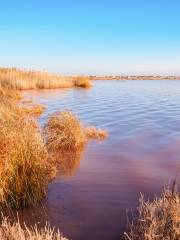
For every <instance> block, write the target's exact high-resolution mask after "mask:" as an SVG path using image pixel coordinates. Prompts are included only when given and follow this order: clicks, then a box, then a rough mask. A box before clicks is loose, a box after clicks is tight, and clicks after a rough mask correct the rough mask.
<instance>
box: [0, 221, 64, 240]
mask: <svg viewBox="0 0 180 240" xmlns="http://www.w3.org/2000/svg"><path fill="white" fill-rule="evenodd" d="M0 239H1V240H67V238H65V237H63V235H62V233H60V231H57V232H55V230H54V229H53V228H50V226H49V225H46V226H45V227H44V228H42V229H40V230H38V228H37V226H35V227H32V228H28V227H27V226H26V225H25V224H24V226H23V228H22V227H21V225H20V223H19V221H17V222H15V223H13V224H11V223H10V221H9V220H8V219H7V218H3V220H2V223H1V226H0Z"/></svg>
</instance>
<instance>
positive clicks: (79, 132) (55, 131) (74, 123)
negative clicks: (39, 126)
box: [45, 111, 85, 151]
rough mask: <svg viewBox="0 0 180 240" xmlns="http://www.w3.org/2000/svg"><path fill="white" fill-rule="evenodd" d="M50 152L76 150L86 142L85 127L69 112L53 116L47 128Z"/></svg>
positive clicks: (46, 133)
mask: <svg viewBox="0 0 180 240" xmlns="http://www.w3.org/2000/svg"><path fill="white" fill-rule="evenodd" d="M45 135H46V141H47V147H48V149H49V150H53V151H57V150H76V149H78V148H81V147H82V146H83V145H84V142H85V135H84V131H83V127H82V125H81V123H80V121H79V120H78V118H77V117H76V116H74V115H73V114H72V113H70V112H68V111H64V112H60V113H56V114H54V115H53V116H51V117H50V118H49V120H48V123H47V124H46V126H45Z"/></svg>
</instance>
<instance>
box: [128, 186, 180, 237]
mask: <svg viewBox="0 0 180 240" xmlns="http://www.w3.org/2000/svg"><path fill="white" fill-rule="evenodd" d="M125 239H126V240H179V239H180V193H179V192H178V191H177V189H176V184H174V186H173V189H172V190H170V189H168V188H166V189H165V190H164V192H163V194H162V196H161V197H159V198H156V199H155V200H154V201H153V202H146V201H145V200H144V198H143V196H141V198H140V206H139V208H138V216H137V219H135V220H134V223H132V224H131V225H130V233H129V234H125Z"/></svg>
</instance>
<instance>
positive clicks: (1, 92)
mask: <svg viewBox="0 0 180 240" xmlns="http://www.w3.org/2000/svg"><path fill="white" fill-rule="evenodd" d="M0 96H4V97H8V98H12V99H14V100H20V99H21V95H20V93H19V92H18V91H16V90H12V89H9V88H5V87H2V86H1V85H0Z"/></svg>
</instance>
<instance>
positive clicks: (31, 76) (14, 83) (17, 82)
mask: <svg viewBox="0 0 180 240" xmlns="http://www.w3.org/2000/svg"><path fill="white" fill-rule="evenodd" d="M0 83H1V86H3V87H5V88H8V89H16V90H28V89H55V88H71V87H82V88H89V87H90V86H91V85H92V84H91V82H90V80H89V78H88V77H83V76H77V77H74V76H69V77H68V76H61V75H56V74H50V73H47V72H45V71H42V72H41V71H30V70H29V71H27V70H20V69H17V68H0Z"/></svg>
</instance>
